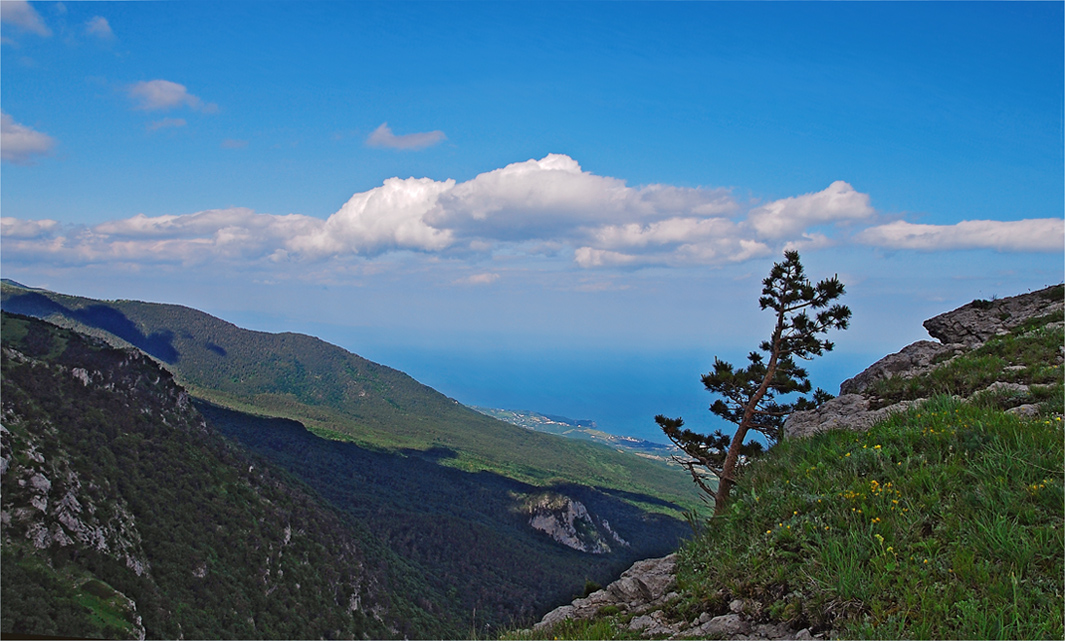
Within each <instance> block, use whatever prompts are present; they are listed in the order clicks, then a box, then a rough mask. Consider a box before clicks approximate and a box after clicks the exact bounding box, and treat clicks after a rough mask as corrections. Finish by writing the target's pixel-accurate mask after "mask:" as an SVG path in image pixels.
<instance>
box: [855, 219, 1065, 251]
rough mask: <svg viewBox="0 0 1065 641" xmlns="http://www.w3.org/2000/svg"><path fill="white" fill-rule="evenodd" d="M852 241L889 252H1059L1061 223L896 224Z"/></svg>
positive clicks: (1063, 233)
mask: <svg viewBox="0 0 1065 641" xmlns="http://www.w3.org/2000/svg"><path fill="white" fill-rule="evenodd" d="M855 239H856V240H857V241H858V242H860V243H864V244H866V245H874V246H877V247H885V248H889V249H917V250H924V251H937V250H951V249H997V250H999V251H1018V252H1025V251H1036V252H1048V251H1063V250H1065V220H1063V219H1061V218H1031V219H1026V220H1010V221H1002V220H963V221H961V222H960V223H957V224H954V225H922V224H916V223H909V222H906V221H902V220H899V221H895V222H893V223H888V224H886V225H879V226H876V227H870V228H869V229H865V230H863V231H862V232H860V233H859V234H857V235H856V236H855Z"/></svg>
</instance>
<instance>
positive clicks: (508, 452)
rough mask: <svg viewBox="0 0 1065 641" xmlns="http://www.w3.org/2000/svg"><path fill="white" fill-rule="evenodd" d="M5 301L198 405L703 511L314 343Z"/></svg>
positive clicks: (35, 294) (121, 312)
mask: <svg viewBox="0 0 1065 641" xmlns="http://www.w3.org/2000/svg"><path fill="white" fill-rule="evenodd" d="M2 293H3V306H4V308H5V309H7V310H9V311H14V312H18V313H24V314H28V315H33V316H38V317H43V318H47V319H49V320H51V321H52V322H57V323H60V324H63V325H67V326H72V327H74V328H76V329H78V330H79V331H85V332H86V333H90V334H94V335H97V336H103V337H105V338H107V339H109V340H111V341H112V342H118V343H124V344H129V345H133V346H136V347H138V348H141V349H142V350H144V351H146V352H147V353H149V354H150V355H152V356H153V357H155V358H157V359H159V360H160V361H162V362H164V363H165V364H166V366H167V367H168V368H169V369H171V371H173V372H174V373H175V376H176V378H177V379H178V380H179V382H181V383H182V384H183V385H185V386H186V387H187V388H188V389H189V390H190V392H192V393H193V394H194V395H195V396H197V397H199V398H202V399H205V400H208V401H210V402H212V403H215V404H218V405H221V406H223V407H229V408H232V409H236V410H240V411H245V412H251V413H256V414H261V415H266V416H272V417H280V418H289V419H293V420H297V421H300V422H301V423H303V424H304V425H306V426H307V427H308V428H309V429H311V430H312V431H314V432H315V433H317V434H319V435H321V436H326V437H328V438H333V439H337V440H351V441H353V442H356V443H358V444H360V445H363V446H368V447H372V448H380V449H389V450H396V449H404V448H409V449H418V450H428V449H430V448H432V447H444V448H448V449H451V450H454V451H455V452H456V453H457V454H458V456H457V457H456V458H454V459H451V460H450V461H448V464H450V465H454V466H457V467H460V468H461V469H465V470H467V471H477V470H489V471H494V472H498V473H501V474H504V475H506V476H509V477H511V478H514V479H517V480H521V481H524V482H530V483H535V484H541V485H542V484H548V483H553V482H573V483H580V484H584V485H592V486H599V487H606V488H614V489H619V490H624V491H627V492H631V493H634V494H637V495H638V494H645V495H648V496H649V497H655V498H659V499H665V500H667V501H669V502H672V503H674V504H676V505H678V506H680V507H681V508H684V509H690V508H692V507H694V506H696V505H698V500H697V497H696V495H695V493H694V490H693V488H692V485H691V483H690V481H689V479H687V478H686V477H685V476H684V474H682V473H681V472H678V471H677V470H675V469H670V468H668V467H666V466H664V465H661V464H659V463H657V462H654V461H647V460H644V459H641V458H639V457H637V456H634V455H631V454H626V453H621V452H617V451H614V450H612V449H610V448H606V447H602V446H598V445H595V444H591V443H582V442H577V441H573V440H567V439H563V438H560V437H556V436H552V435H547V434H539V433H536V432H532V431H530V430H526V429H522V428H518V427H515V426H512V425H509V424H506V423H504V422H502V421H498V420H495V419H492V418H489V417H486V416H484V415H482V414H480V413H478V412H475V411H473V410H470V409H468V408H466V407H464V406H462V405H460V404H459V403H457V402H456V401H454V400H453V399H450V398H447V397H446V396H444V395H442V394H440V393H439V392H436V391H435V390H433V389H432V388H429V387H427V386H425V385H422V384H421V383H418V382H417V381H416V380H414V379H413V378H411V377H409V376H407V375H406V374H403V373H402V372H399V371H396V370H393V369H391V368H389V367H386V366H383V365H379V364H377V363H373V362H370V361H368V360H366V359H363V358H361V357H359V356H357V355H355V354H352V353H350V352H347V351H346V350H343V349H341V348H339V347H336V346H334V345H331V344H329V343H326V342H324V341H322V340H320V339H317V338H314V337H311V336H306V335H302V334H293V333H283V334H269V333H264V332H255V331H249V330H245V329H241V328H239V327H237V326H236V325H233V324H231V323H227V322H225V321H222V320H220V319H217V318H215V317H213V316H210V315H208V314H205V313H203V312H200V311H197V310H194V309H190V308H187V307H182V306H178V305H163V304H154V303H143V302H137V301H124V300H123V301H97V300H92V299H87V298H81V297H75V296H66V295H61V294H55V293H52V292H47V291H43V290H26V289H22V288H19V287H16V286H14V285H12V284H10V283H8V282H5V283H4V284H3V285H2ZM116 337H117V338H118V339H119V340H117V341H116ZM636 502H639V501H638V499H636ZM643 505H644V506H645V507H647V508H649V509H654V510H661V507H659V506H656V505H654V504H652V503H650V502H648V503H644V504H643Z"/></svg>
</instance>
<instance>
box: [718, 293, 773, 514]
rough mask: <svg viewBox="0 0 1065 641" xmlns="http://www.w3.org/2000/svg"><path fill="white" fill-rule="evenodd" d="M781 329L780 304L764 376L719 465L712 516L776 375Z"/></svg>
mask: <svg viewBox="0 0 1065 641" xmlns="http://www.w3.org/2000/svg"><path fill="white" fill-rule="evenodd" d="M783 331H784V306H783V305H781V307H780V312H779V313H777V326H776V329H775V330H774V331H773V351H772V353H770V355H769V363H767V364H766V371H765V378H763V379H762V384H761V385H759V386H758V390H757V391H756V392H755V393H754V395H753V396H751V398H750V400H749V401H747V407H746V408H745V409H744V411H743V419H742V420H741V421H740V424H739V426H738V427H737V428H736V433H735V434H733V435H732V443H731V444H730V445H729V448H728V454H727V455H726V456H725V463H724V465H722V466H721V474H720V475H719V476H718V484H717V493H716V494H714V516H720V515H721V514H722V513H723V512H724V511H725V507H726V506H727V505H728V497H729V494H730V493H731V492H732V487H733V486H734V485H736V480H735V479H736V477H735V474H736V463H737V462H738V461H739V460H740V450H741V449H742V448H743V441H744V439H746V438H747V431H748V430H750V426H751V421H752V420H753V419H754V412H755V409H756V408H757V407H758V403H759V402H761V400H762V397H764V396H765V393H766V390H768V389H769V383H770V381H772V380H773V377H774V376H775V375H776V372H777V361H778V360H779V358H780V337H781V334H782V333H783Z"/></svg>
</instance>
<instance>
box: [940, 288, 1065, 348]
mask: <svg viewBox="0 0 1065 641" xmlns="http://www.w3.org/2000/svg"><path fill="white" fill-rule="evenodd" d="M1062 306H1063V302H1062V297H1061V286H1060V285H1057V286H1054V287H1047V288H1046V289H1041V290H1039V291H1037V292H1031V293H1028V294H1021V295H1019V296H1010V297H1008V298H999V299H993V300H989V301H987V300H974V301H973V302H971V303H969V304H968V305H963V306H961V307H959V308H958V309H955V310H954V311H950V312H946V313H945V314H940V315H939V316H936V317H934V318H929V319H928V320H926V321H925V322H924V328H925V329H926V330H928V334H929V335H930V336H931V337H932V338H935V339H937V340H939V341H940V342H942V343H963V344H965V345H967V346H969V347H970V348H973V347H978V346H980V345H981V344H983V343H985V342H987V340H988V339H989V338H991V337H993V336H1001V335H1003V334H1008V333H1009V331H1010V330H1011V329H1013V328H1014V327H1017V326H1018V325H1021V324H1022V323H1024V322H1025V321H1026V320H1028V319H1030V318H1037V317H1039V316H1046V315H1048V314H1052V313H1054V312H1056V311H1060V310H1061V309H1062Z"/></svg>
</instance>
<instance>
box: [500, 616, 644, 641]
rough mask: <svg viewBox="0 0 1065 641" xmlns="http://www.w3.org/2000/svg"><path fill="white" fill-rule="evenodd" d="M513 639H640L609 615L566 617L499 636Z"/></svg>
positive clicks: (620, 619) (616, 617)
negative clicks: (545, 625) (538, 628)
mask: <svg viewBox="0 0 1065 641" xmlns="http://www.w3.org/2000/svg"><path fill="white" fill-rule="evenodd" d="M500 638H502V639H510V640H514V641H526V640H529V641H532V640H535V639H641V638H643V637H641V636H640V633H639V632H636V631H633V630H630V629H629V628H628V626H627V625H625V622H624V621H622V618H621V617H618V616H616V615H610V616H607V617H604V618H599V619H582V620H576V619H566V620H565V621H562V622H560V623H558V624H557V625H554V626H552V627H550V628H545V629H541V630H515V631H511V632H508V633H507V634H505V635H503V636H502V637H500Z"/></svg>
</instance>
